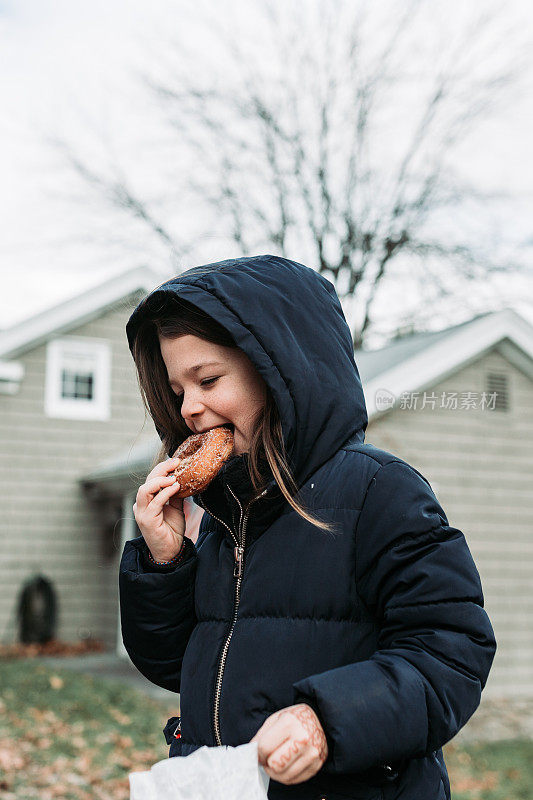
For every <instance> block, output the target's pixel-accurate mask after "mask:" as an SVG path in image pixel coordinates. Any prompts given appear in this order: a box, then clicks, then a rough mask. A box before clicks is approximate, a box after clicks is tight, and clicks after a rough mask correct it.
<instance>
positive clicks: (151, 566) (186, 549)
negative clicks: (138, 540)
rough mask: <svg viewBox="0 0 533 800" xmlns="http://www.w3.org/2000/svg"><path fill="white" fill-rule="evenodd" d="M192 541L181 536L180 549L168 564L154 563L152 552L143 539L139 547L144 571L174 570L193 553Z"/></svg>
mask: <svg viewBox="0 0 533 800" xmlns="http://www.w3.org/2000/svg"><path fill="white" fill-rule="evenodd" d="M195 549H196V548H195V546H194V543H193V542H192V541H191V539H188V538H187V536H184V537H183V544H182V545H181V550H180V551H179V553H178V554H177V555H176V556H175V557H174V558H173V559H172V561H171V562H170V563H169V564H156V563H155V561H154V559H153V557H152V554H151V552H150V550H149V548H148V545H147V544H146V542H145V541H144V539H143V542H142V545H141V547H140V551H141V558H142V564H143V567H144V571H145V572H174V570H175V569H176V568H177V567H180V566H181V565H182V564H183V562H184V561H187V560H188V558H189V557H190V556H191V555H192V554H193V553H194V551H195Z"/></svg>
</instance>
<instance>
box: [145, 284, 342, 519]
mask: <svg viewBox="0 0 533 800" xmlns="http://www.w3.org/2000/svg"><path fill="white" fill-rule="evenodd" d="M145 304H146V305H145V309H144V313H143V319H142V321H141V322H140V324H139V328H138V330H137V334H136V336H135V340H134V342H133V346H132V352H133V359H134V361H135V366H136V367H137V381H138V385H139V390H140V393H141V397H142V401H143V405H144V408H145V410H146V411H147V413H148V414H149V415H150V416H151V418H152V420H153V422H154V424H155V427H156V429H157V431H158V433H159V435H160V436H161V441H162V445H161V448H160V450H159V452H158V454H157V456H156V458H155V459H154V462H153V464H152V468H153V467H154V466H155V465H156V464H158V463H159V462H160V461H162V460H163V459H164V458H166V457H167V456H170V455H172V453H174V452H175V450H176V449H177V448H178V447H179V445H180V444H181V443H182V442H183V441H184V440H185V439H186V438H187V437H188V436H190V435H191V431H190V428H189V427H188V426H187V425H186V424H185V422H184V421H183V418H182V416H181V398H178V397H177V396H176V395H175V394H174V392H173V391H172V389H171V388H170V385H169V383H168V373H167V369H166V366H165V362H164V361H163V357H162V356H161V349H160V346H159V336H162V337H165V338H168V339H174V338H178V337H179V336H185V335H187V334H192V335H193V336H198V337H199V338H201V339H204V340H205V341H207V342H212V343H213V344H218V345H222V346H224V347H234V348H237V345H236V343H235V340H234V339H233V337H232V336H231V334H230V333H229V331H228V330H226V328H224V327H223V326H222V325H221V324H220V323H219V322H217V321H216V320H215V319H213V317H210V316H209V315H208V314H206V313H205V312H203V311H202V310H201V309H199V308H197V307H196V306H195V305H193V304H192V303H189V302H188V301H187V300H183V299H182V298H179V297H177V296H176V295H167V296H166V297H163V298H161V296H159V298H150V297H149V298H148V299H147V300H146V301H145ZM265 385H266V402H265V406H264V408H263V409H262V411H261V413H260V414H259V416H258V418H257V420H256V423H255V427H254V430H253V433H252V438H251V442H250V452H249V453H248V454H247V465H248V470H249V473H250V479H251V482H252V486H253V491H254V494H253V495H252V497H258V496H259V495H260V494H261V492H262V491H263V490H264V489H265V487H266V485H267V483H268V480H269V478H268V477H267V475H268V470H267V469H266V467H267V465H268V466H270V470H271V473H272V476H273V477H274V478H275V480H276V483H277V485H278V486H279V489H280V491H281V493H282V494H283V496H284V497H285V499H286V500H287V502H288V503H289V505H290V506H291V507H292V508H293V509H294V510H295V511H296V512H297V513H298V514H299V515H300V516H301V517H303V518H304V519H306V520H307V521H308V522H311V523H312V524H313V525H316V526H317V527H318V528H320V529H322V530H324V531H328V532H332V530H333V526H332V525H330V524H328V523H327V522H324V521H321V520H318V519H317V518H316V517H314V516H312V515H311V514H310V513H309V512H308V511H306V510H305V508H304V507H303V506H302V505H301V504H300V503H299V502H298V501H297V500H295V499H294V496H295V495H296V494H297V492H298V487H297V485H296V482H295V480H294V477H293V475H292V473H291V470H290V468H289V465H288V463H287V456H286V451H285V443H284V441H283V432H282V427H281V420H280V417H279V413H278V407H277V405H276V403H275V400H274V398H273V395H272V393H271V391H270V387H269V386H268V384H265Z"/></svg>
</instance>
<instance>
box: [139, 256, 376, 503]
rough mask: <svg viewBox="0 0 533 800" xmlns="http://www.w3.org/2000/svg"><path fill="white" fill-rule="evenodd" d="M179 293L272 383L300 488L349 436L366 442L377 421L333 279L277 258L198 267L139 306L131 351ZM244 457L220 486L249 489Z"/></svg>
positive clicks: (227, 468)
mask: <svg viewBox="0 0 533 800" xmlns="http://www.w3.org/2000/svg"><path fill="white" fill-rule="evenodd" d="M169 292H171V293H173V294H175V295H178V296H179V297H180V298H182V299H183V300H187V301H188V302H190V303H192V304H193V305H195V306H197V307H198V308H200V309H201V310H202V311H204V312H205V313H206V314H208V315H210V316H211V317H213V318H214V319H216V320H217V321H218V322H219V323H220V324H221V325H223V326H224V327H225V328H226V329H227V330H228V331H229V332H230V334H231V335H232V336H233V339H234V340H235V342H236V344H237V345H238V347H240V348H241V349H242V350H243V351H244V352H245V353H246V355H247V356H248V358H249V359H250V361H251V362H252V363H253V365H254V366H255V368H256V369H257V370H258V372H259V373H260V375H261V376H262V378H263V379H264V380H265V382H266V383H267V384H268V386H269V387H270V390H271V392H272V395H273V397H274V399H275V402H276V405H277V408H278V411H279V415H280V419H281V424H282V430H283V439H284V443H285V449H286V452H287V456H288V461H289V464H290V467H291V470H292V474H293V475H294V477H295V480H296V484H297V485H298V487H299V488H300V487H301V486H302V485H303V484H304V483H305V482H306V480H307V479H308V478H309V477H310V476H311V475H313V473H314V472H315V471H316V470H317V469H318V468H319V467H320V466H321V465H322V464H323V463H324V462H326V461H327V460H328V459H330V458H331V457H332V456H333V455H334V454H335V453H336V452H337V450H338V449H339V448H340V447H341V446H342V445H343V444H344V443H345V442H346V441H347V440H352V439H354V438H355V439H356V440H358V441H361V442H362V441H364V432H365V430H366V426H367V423H368V417H367V411H366V405H365V399H364V394H363V388H362V385H361V379H360V377H359V371H358V369H357V366H356V363H355V360H354V355H353V342H352V336H351V332H350V329H349V327H348V324H347V323H346V319H345V317H344V313H343V310H342V307H341V304H340V301H339V298H338V296H337V293H336V291H335V288H334V286H333V284H332V283H331V282H330V281H328V280H327V279H326V278H325V277H324V276H322V275H320V274H319V273H318V272H316V271H315V270H313V269H311V268H310V267H306V266H304V265H303V264H299V263H297V262H295V261H291V260H289V259H286V258H282V257H280V256H273V255H260V256H251V257H246V258H236V259H230V260H226V261H219V262H216V263H212V264H205V265H203V266H200V267H193V268H192V269H189V270H187V271H186V272H183V273H182V274H181V275H178V276H177V277H175V278H172V279H171V280H168V281H166V282H165V283H164V284H162V285H161V286H159V287H157V288H156V289H155V290H154V291H152V292H151V293H150V294H149V295H148V296H147V297H146V298H144V300H142V302H141V303H139V305H138V306H137V308H136V309H135V310H134V312H133V313H132V315H131V317H130V319H129V321H128V323H127V326H126V334H127V337H128V344H129V347H130V350H132V347H133V342H134V340H135V336H136V333H137V330H138V327H139V323H140V322H141V320H142V318H143V314H144V313H145V312H146V310H147V309H148V307H149V304H151V303H153V302H157V301H158V300H160V299H161V297H162V296H163V295H165V294H166V293H169ZM244 461H245V457H243V456H234V457H232V458H231V459H230V460H229V461H228V462H226V464H225V465H224V468H223V469H222V470H221V473H219V475H218V476H217V478H218V479H219V480H218V481H217V484H218V488H220V483H221V482H222V483H224V481H228V480H229V479H230V476H233V479H234V480H235V481H236V483H237V484H238V486H239V488H240V490H241V491H244V489H245V486H244V484H243V466H244ZM213 483H215V482H213ZM271 483H272V482H271ZM211 486H212V484H210V487H211ZM210 487H208V489H207V490H206V492H208V491H209V489H210ZM216 488H217V486H213V489H212V491H211V496H212V500H213V502H214V501H215V489H216ZM202 494H206V493H202ZM244 494H246V491H244ZM216 500H217V502H220V500H221V497H220V496H217V498H216Z"/></svg>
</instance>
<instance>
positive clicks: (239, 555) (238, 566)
mask: <svg viewBox="0 0 533 800" xmlns="http://www.w3.org/2000/svg"><path fill="white" fill-rule="evenodd" d="M233 551H234V553H235V566H234V567H233V577H234V578H240V577H241V575H242V559H243V556H244V547H242V546H241V545H239V546H238V547H234V548H233Z"/></svg>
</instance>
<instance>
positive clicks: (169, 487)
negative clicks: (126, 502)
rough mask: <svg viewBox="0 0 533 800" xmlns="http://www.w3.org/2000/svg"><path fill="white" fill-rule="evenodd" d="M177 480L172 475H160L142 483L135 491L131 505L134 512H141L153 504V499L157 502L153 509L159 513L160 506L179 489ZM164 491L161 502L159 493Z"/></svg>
mask: <svg viewBox="0 0 533 800" xmlns="http://www.w3.org/2000/svg"><path fill="white" fill-rule="evenodd" d="M179 486H180V484H179V481H177V480H176V478H175V477H174V475H160V476H159V477H157V478H151V479H150V480H148V481H147V482H146V483H145V484H143V485H142V486H141V487H140V488H139V491H138V492H137V498H136V502H135V503H134V505H133V511H134V513H139V514H143V513H144V512H146V510H147V509H148V507H149V506H153V503H154V501H155V500H156V499H157V503H156V504H155V506H153V509H152V510H154V511H156V512H157V513H159V511H160V507H159V506H161V508H162V507H163V506H164V505H165V503H166V502H167V500H168V499H169V498H170V497H172V496H173V495H174V494H176V492H177V491H178V489H179ZM162 493H164V496H165V500H164V501H163V502H161V500H162V498H161V497H160V495H161V494H162Z"/></svg>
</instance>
